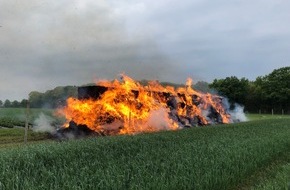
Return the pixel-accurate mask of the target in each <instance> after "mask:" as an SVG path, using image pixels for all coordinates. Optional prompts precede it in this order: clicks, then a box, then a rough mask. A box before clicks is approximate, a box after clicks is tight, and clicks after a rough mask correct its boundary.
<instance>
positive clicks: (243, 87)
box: [209, 76, 250, 106]
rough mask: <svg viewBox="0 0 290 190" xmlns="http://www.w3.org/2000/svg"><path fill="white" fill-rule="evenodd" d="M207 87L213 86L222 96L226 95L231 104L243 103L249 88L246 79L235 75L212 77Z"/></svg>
mask: <svg viewBox="0 0 290 190" xmlns="http://www.w3.org/2000/svg"><path fill="white" fill-rule="evenodd" d="M209 87H211V88H214V89H215V90H217V91H218V92H219V94H221V95H222V96H226V97H227V98H228V99H229V102H230V103H231V106H233V104H234V103H239V104H242V105H245V103H246V99H247V96H248V91H249V88H250V83H249V80H248V79H245V78H241V79H238V78H237V77H235V76H231V77H226V78H225V79H214V81H213V82H212V83H211V84H209Z"/></svg>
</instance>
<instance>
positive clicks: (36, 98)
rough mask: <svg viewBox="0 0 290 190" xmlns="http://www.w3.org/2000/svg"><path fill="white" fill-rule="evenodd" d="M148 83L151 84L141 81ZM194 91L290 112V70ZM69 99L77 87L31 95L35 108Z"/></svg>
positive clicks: (252, 106) (254, 108)
mask: <svg viewBox="0 0 290 190" xmlns="http://www.w3.org/2000/svg"><path fill="white" fill-rule="evenodd" d="M140 82H141V83H142V84H148V81H146V80H143V81H140ZM161 84H162V85H164V86H166V85H171V86H174V87H180V86H184V85H180V84H174V83H168V82H162V83H161ZM193 88H194V89H196V90H199V91H202V92H213V89H214V90H215V91H216V92H217V93H218V94H220V95H222V96H225V97H227V98H228V100H229V103H230V105H231V107H234V105H235V103H238V104H240V105H243V106H244V107H245V110H246V111H248V112H254V113H257V112H261V113H271V112H272V111H274V112H275V113H282V112H284V113H290V67H282V68H279V69H275V70H274V71H272V72H271V73H270V74H268V75H265V76H259V77H257V78H256V80H255V81H250V80H248V79H246V78H241V79H239V78H237V77H236V76H231V77H226V78H224V79H214V80H213V82H212V83H207V82H204V81H199V82H197V83H196V84H195V85H194V86H193ZM68 97H77V87H76V86H63V87H56V88H54V89H53V90H48V91H46V92H44V93H42V92H37V91H33V92H31V93H30V94H29V104H30V107H32V108H56V107H59V106H63V105H65V103H66V99H67V98H68ZM26 105H27V100H26V99H23V100H22V101H20V102H18V101H16V100H15V101H12V102H11V101H10V100H5V101H4V102H2V101H1V100H0V107H14V108H17V107H26Z"/></svg>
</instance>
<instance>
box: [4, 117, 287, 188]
mask: <svg viewBox="0 0 290 190" xmlns="http://www.w3.org/2000/svg"><path fill="white" fill-rule="evenodd" d="M289 121H290V120H289V119H281V120H274V119H273V120H267V121H255V122H247V123H240V124H232V125H225V126H216V127H205V128H193V129H187V130H181V131H169V132H161V133H154V134H142V135H135V136H115V137H104V138H91V139H85V140H75V141H68V142H62V143H57V142H56V143H48V144H47V143H46V144H39V145H34V146H28V147H26V148H23V149H14V150H5V151H2V152H1V155H0V171H2V173H1V174H2V175H1V176H0V184H2V189H205V190H206V189H233V188H235V187H236V186H237V185H239V184H241V183H243V181H245V180H246V179H247V178H248V177H249V176H251V175H252V174H254V173H255V172H257V171H259V170H262V169H263V168H265V167H267V166H268V165H269V164H271V163H272V162H273V161H274V160H277V159H279V158H280V157H281V155H282V154H284V153H289V151H290V139H289V136H290V126H289V123H290V122H289ZM277 189H279V187H278V188H277Z"/></svg>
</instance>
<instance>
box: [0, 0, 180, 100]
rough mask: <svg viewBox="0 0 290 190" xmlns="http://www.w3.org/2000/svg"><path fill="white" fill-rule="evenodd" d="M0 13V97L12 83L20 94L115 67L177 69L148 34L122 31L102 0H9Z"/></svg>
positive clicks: (141, 71) (156, 72)
mask: <svg viewBox="0 0 290 190" xmlns="http://www.w3.org/2000/svg"><path fill="white" fill-rule="evenodd" d="M0 12H1V13H0V17H1V18H2V19H3V20H2V23H1V25H3V27H2V28H1V31H0V42H1V43H0V50H1V51H0V54H1V58H0V59H1V60H0V64H1V67H2V68H3V69H2V71H1V73H2V72H3V74H2V77H1V78H0V79H2V80H1V82H0V94H1V95H0V99H3V98H4V99H5V98H9V99H10V98H14V97H13V95H15V94H12V97H11V92H12V91H14V90H11V89H13V88H14V89H15V88H17V90H19V91H22V92H24V93H22V96H23V95H25V94H28V93H29V92H30V91H32V90H42V91H43V90H45V89H48V88H53V87H55V86H58V85H81V84H85V83H90V82H92V81H93V80H94V77H98V78H113V77H115V76H116V75H118V74H119V73H121V72H125V73H126V74H129V75H131V76H132V77H135V78H138V79H143V78H155V79H164V77H165V78H166V76H168V75H172V73H173V72H174V70H177V68H178V67H177V66H174V65H173V64H172V63H171V61H170V59H168V58H167V57H166V56H165V55H164V54H163V52H162V50H160V49H159V47H158V44H157V43H156V42H155V40H154V39H151V38H150V37H148V36H142V37H140V36H139V37H134V36H133V37H130V36H128V35H127V33H126V29H125V28H124V27H125V26H124V25H123V22H124V20H123V19H124V18H116V12H115V9H113V8H112V7H110V5H109V4H108V3H107V2H106V1H97V2H96V1H80V0H74V1H65V0H62V1H58V3H50V2H49V1H47V0H44V1H33V0H29V1H25V2H19V1H14V0H12V1H9V2H5V3H4V4H3V5H1V8H0ZM174 67H175V68H174ZM7 81H9V84H8V83H7ZM5 94H7V95H5ZM25 97H26V96H25Z"/></svg>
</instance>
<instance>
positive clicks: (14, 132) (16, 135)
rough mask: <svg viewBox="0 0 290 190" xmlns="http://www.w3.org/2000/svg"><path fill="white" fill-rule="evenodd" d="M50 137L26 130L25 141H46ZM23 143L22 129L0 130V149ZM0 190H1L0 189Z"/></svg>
mask: <svg viewBox="0 0 290 190" xmlns="http://www.w3.org/2000/svg"><path fill="white" fill-rule="evenodd" d="M48 138H50V135H49V134H47V133H37V132H33V131H32V130H30V129H29V130H28V135H27V140H28V142H29V143H31V142H36V141H40V140H47V139H48ZM23 142H24V128H11V129H7V128H0V148H3V147H13V146H15V145H19V143H23ZM0 189H1V188H0Z"/></svg>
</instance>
